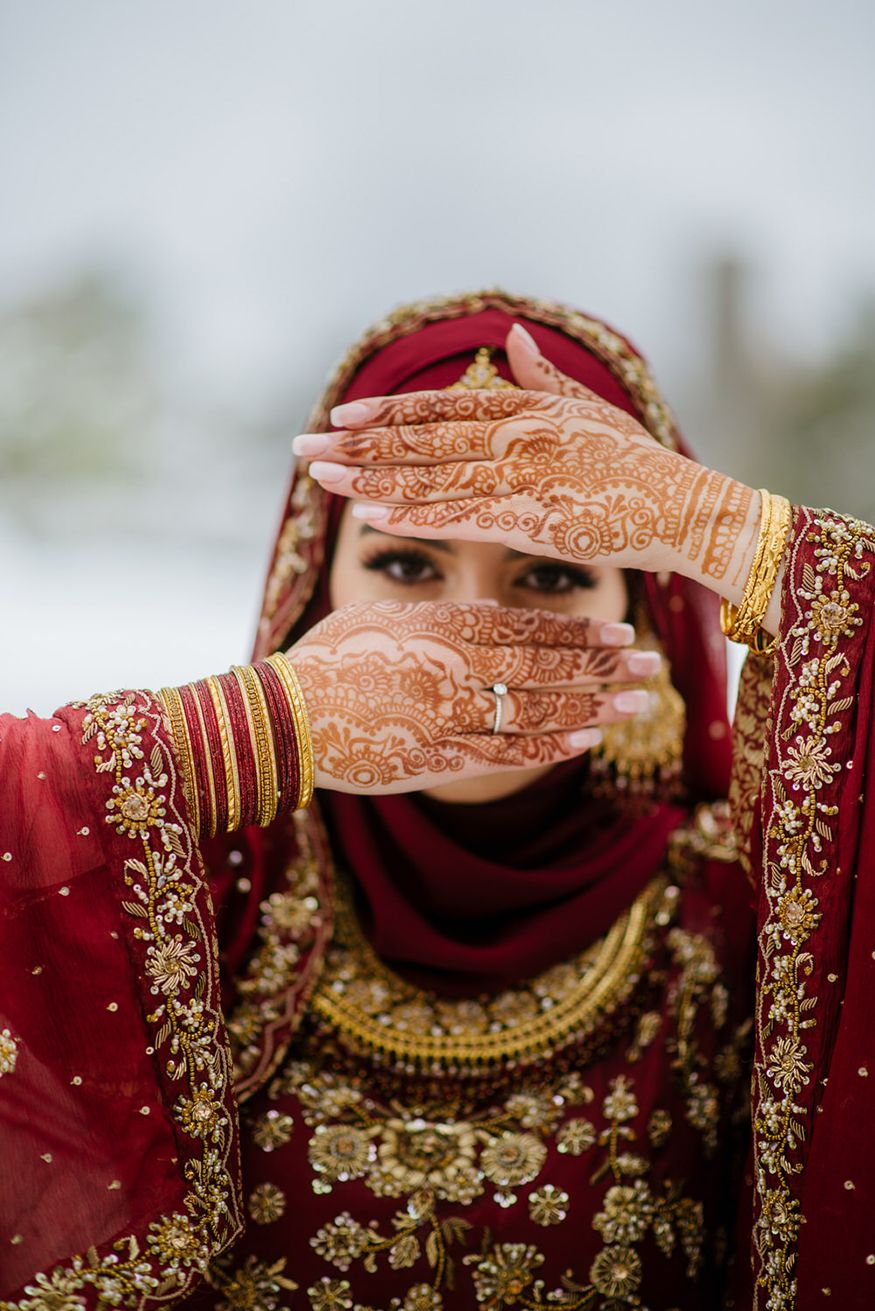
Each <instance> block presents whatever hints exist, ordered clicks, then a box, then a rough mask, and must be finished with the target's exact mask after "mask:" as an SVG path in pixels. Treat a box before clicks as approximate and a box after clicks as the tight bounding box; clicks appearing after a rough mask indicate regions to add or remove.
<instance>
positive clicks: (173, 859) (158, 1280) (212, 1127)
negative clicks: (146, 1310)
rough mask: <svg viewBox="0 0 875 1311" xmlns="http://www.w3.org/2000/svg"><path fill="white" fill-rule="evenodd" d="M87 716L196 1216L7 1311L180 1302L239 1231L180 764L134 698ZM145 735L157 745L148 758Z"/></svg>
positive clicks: (54, 1282)
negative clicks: (123, 843)
mask: <svg viewBox="0 0 875 1311" xmlns="http://www.w3.org/2000/svg"><path fill="white" fill-rule="evenodd" d="M84 709H85V710H86V712H87V713H86V714H85V716H84V718H83V721H82V741H83V743H91V744H93V747H94V748H95V752H94V756H93V762H94V767H95V769H96V771H97V773H98V774H106V775H107V776H108V781H109V782H110V784H111V787H110V795H109V799H108V800H107V802H106V809H107V814H106V822H107V823H108V824H110V825H111V826H112V827H113V828H114V829H115V831H116V832H117V833H118V834H119V835H120V836H125V835H127V837H128V838H129V839H130V841H131V856H130V858H129V859H127V860H126V861H125V866H124V880H125V883H126V884H127V886H128V888H129V889H130V893H129V897H128V899H127V900H124V901H123V902H122V903H121V905H122V909H123V910H124V912H125V913H126V914H127V915H128V916H129V917H130V918H131V919H132V920H133V921H134V924H133V929H132V934H133V937H134V939H135V940H136V941H138V942H140V943H142V944H144V970H145V972H146V974H147V976H148V977H150V978H151V980H152V983H151V989H150V991H151V995H152V996H153V997H154V998H155V1000H156V1004H155V1006H154V1008H153V1010H152V1011H151V1012H150V1013H149V1014H148V1015H147V1016H146V1019H147V1021H148V1023H149V1025H150V1026H152V1028H153V1030H154V1038H153V1039H152V1045H153V1047H154V1050H155V1059H156V1060H158V1061H160V1062H161V1065H162V1066H163V1069H164V1071H165V1073H166V1075H167V1076H168V1077H169V1078H170V1079H171V1080H173V1081H177V1082H178V1085H179V1094H178V1096H177V1099H176V1102H175V1104H174V1106H173V1114H174V1117H175V1119H176V1121H177V1123H178V1125H179V1127H180V1131H181V1133H182V1134H183V1135H185V1136H186V1137H187V1138H188V1139H189V1140H190V1147H189V1156H190V1160H189V1161H188V1164H187V1165H186V1167H185V1177H186V1179H187V1180H188V1194H187V1196H186V1198H185V1207H186V1210H187V1214H186V1215H183V1214H182V1213H174V1214H173V1215H170V1216H164V1217H161V1218H160V1219H159V1220H156V1221H154V1222H153V1223H152V1224H151V1225H150V1227H149V1232H148V1237H147V1240H146V1245H145V1250H141V1249H140V1246H139V1243H138V1242H137V1240H136V1239H135V1238H134V1237H133V1236H130V1237H127V1238H122V1239H120V1240H117V1241H116V1242H114V1243H113V1245H112V1248H111V1250H110V1251H109V1253H108V1254H106V1255H105V1256H101V1255H100V1253H99V1252H97V1251H95V1250H94V1249H91V1250H90V1251H89V1253H88V1257H87V1260H86V1259H85V1258H82V1257H76V1258H74V1260H73V1261H72V1262H71V1264H70V1266H69V1267H68V1268H63V1267H60V1266H59V1267H56V1268H55V1269H54V1270H53V1271H52V1273H51V1274H50V1275H47V1274H39V1275H37V1276H36V1280H35V1282H34V1283H33V1284H31V1285H28V1287H27V1288H26V1289H25V1293H26V1296H25V1298H24V1299H22V1300H21V1301H19V1302H18V1303H17V1304H16V1306H15V1307H13V1306H12V1304H11V1303H3V1304H2V1305H3V1307H4V1311H47V1308H50V1307H51V1308H52V1309H53V1311H55V1309H57V1311H74V1309H75V1308H78V1307H84V1306H85V1305H86V1301H85V1297H84V1296H81V1295H80V1294H81V1293H82V1290H84V1289H94V1290H96V1293H97V1296H98V1298H99V1300H100V1302H101V1304H102V1305H106V1306H124V1307H131V1308H134V1307H137V1308H139V1307H144V1306H146V1305H148V1304H150V1303H151V1302H152V1301H153V1299H156V1298H157V1299H163V1300H166V1297H167V1295H168V1292H169V1291H170V1290H171V1289H172V1290H173V1294H174V1297H176V1298H178V1297H179V1296H180V1295H181V1294H182V1293H184V1292H185V1290H186V1288H187V1287H188V1286H189V1284H190V1283H191V1282H192V1278H193V1276H194V1275H196V1274H201V1273H203V1272H204V1270H205V1269H206V1266H207V1263H208V1261H209V1259H210V1255H211V1253H212V1252H214V1251H216V1250H217V1249H219V1248H221V1247H222V1246H224V1245H225V1244H226V1243H227V1242H228V1241H229V1240H230V1239H231V1238H233V1236H234V1234H235V1232H236V1231H237V1230H238V1228H239V1227H240V1222H239V1217H238V1215H237V1211H236V1201H235V1197H234V1187H233V1182H232V1177H231V1173H230V1167H229V1157H230V1155H231V1151H232V1142H233V1129H232V1126H231V1124H230V1123H229V1118H228V1116H227V1114H226V1112H225V1109H224V1103H225V1099H226V1098H227V1096H228V1093H229V1086H230V1061H229V1057H228V1052H227V1049H226V1047H225V1045H224V1043H223V1042H222V1041H220V1038H219V1033H220V1023H221V1019H220V1014H219V1010H218V1005H217V1001H215V1000H213V999H214V998H217V994H218V980H217V962H216V960H215V958H214V953H213V949H212V946H211V945H210V939H209V936H208V933H209V930H208V928H207V926H206V924H205V923H204V920H203V918H202V916H201V913H200V911H199V909H198V907H197V904H196V894H197V892H198V890H199V888H200V884H201V876H200V874H199V872H198V867H197V864H196V861H197V853H196V850H195V849H194V848H193V846H192V842H191V835H190V834H189V833H188V831H187V830H186V828H185V825H184V823H183V820H182V816H181V814H180V811H179V810H178V808H177V805H176V798H177V796H178V792H179V784H178V780H177V777H176V773H175V768H174V762H173V758H172V755H171V753H170V752H169V750H168V749H167V747H166V746H165V745H164V743H163V741H162V739H161V737H160V735H159V733H158V732H157V730H158V728H159V726H160V724H161V723H162V716H161V715H160V713H159V712H157V711H155V710H154V709H153V707H152V706H151V704H150V703H149V702H148V700H144V699H140V698H139V697H138V696H137V695H135V694H134V693H127V694H125V695H122V694H118V693H116V694H112V695H109V696H97V697H93V698H92V699H91V700H90V701H88V702H87V703H85V705H84ZM150 720H151V723H150ZM147 733H148V734H149V735H150V736H152V737H153V742H154V745H153V747H152V749H151V751H150V752H149V755H148V758H147V756H146V746H145V739H146V735H147ZM180 929H181V930H182V932H179V931H178V930H180ZM247 1305H251V1303H247Z"/></svg>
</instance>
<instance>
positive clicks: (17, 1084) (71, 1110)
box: [0, 693, 240, 1306]
mask: <svg viewBox="0 0 875 1311" xmlns="http://www.w3.org/2000/svg"><path fill="white" fill-rule="evenodd" d="M128 696H129V697H130V704H131V706H132V707H133V711H134V714H133V719H132V722H133V724H134V725H135V726H136V733H137V737H138V741H137V742H136V743H134V744H133V745H132V747H131V749H130V751H129V753H128V757H127V762H126V763H124V764H120V772H121V778H122V781H121V782H118V781H117V775H116V771H115V769H111V768H107V767H106V763H107V761H108V760H109V758H110V755H111V747H110V745H109V743H108V742H107V739H106V736H105V735H98V734H92V735H90V736H89V735H88V733H87V732H86V729H87V724H86V713H87V710H85V709H80V708H73V707H65V708H64V709H62V710H60V711H59V712H58V713H57V715H55V716H54V717H53V718H52V719H49V720H43V719H37V718H36V717H34V716H29V717H28V718H27V719H16V718H14V717H13V716H10V715H6V716H0V777H2V779H3V799H2V807H0V860H2V863H0V872H2V873H0V1070H2V1069H3V1068H4V1064H3V1059H2V1058H3V1055H4V1052H5V1053H6V1055H7V1058H8V1054H9V1047H8V1044H9V1043H10V1042H11V1043H14V1044H15V1047H16V1048H17V1052H16V1055H15V1057H14V1061H13V1068H12V1069H8V1068H7V1069H6V1072H5V1073H4V1074H3V1077H2V1078H0V1236H2V1241H0V1298H2V1297H3V1296H4V1295H10V1294H11V1292H12V1290H13V1289H16V1288H18V1287H19V1286H20V1285H23V1284H26V1283H27V1282H28V1281H30V1280H32V1279H33V1277H34V1275H35V1272H36V1271H44V1270H50V1269H51V1267H52V1266H53V1265H54V1264H55V1263H56V1262H67V1261H69V1260H70V1259H71V1258H72V1257H73V1255H74V1254H75V1253H85V1252H86V1251H89V1249H92V1248H94V1249H97V1251H96V1253H95V1255H94V1256H93V1258H92V1256H91V1254H90V1252H89V1257H88V1261H87V1263H86V1264H87V1266H88V1267H89V1268H90V1269H91V1270H92V1275H93V1277H91V1276H86V1277H85V1282H86V1284H87V1290H86V1293H87V1296H88V1298H89V1300H88V1303H87V1304H88V1306H95V1305H97V1301H98V1299H97V1293H96V1288H97V1286H98V1284H99V1282H100V1279H101V1277H103V1276H105V1277H106V1279H107V1280H108V1281H109V1282H108V1283H107V1284H106V1288H107V1291H109V1289H110V1284H111V1281H112V1278H113V1271H114V1270H115V1271H116V1272H117V1274H118V1276H119V1278H121V1277H122V1276H123V1275H124V1277H126V1278H128V1279H129V1278H130V1273H131V1270H130V1266H129V1265H128V1262H127V1258H128V1257H129V1256H130V1255H131V1252H132V1251H133V1255H134V1256H136V1253H137V1250H138V1248H139V1252H140V1257H139V1261H138V1262H136V1261H135V1262H134V1263H133V1264H135V1265H136V1264H139V1266H140V1268H141V1273H140V1278H141V1280H142V1281H144V1282H141V1283H140V1285H139V1286H140V1287H143V1288H145V1287H146V1283H145V1280H146V1279H148V1278H154V1279H155V1286H156V1287H157V1285H158V1283H160V1282H161V1280H162V1279H163V1278H164V1267H163V1264H162V1262H161V1261H160V1260H159V1259H158V1258H157V1256H156V1253H155V1252H154V1251H152V1250H150V1251H149V1252H148V1253H147V1252H146V1251H145V1250H144V1249H145V1245H146V1239H147V1230H148V1227H149V1225H150V1224H151V1223H152V1222H153V1221H157V1220H159V1219H160V1218H161V1217H162V1216H165V1215H167V1216H169V1215H172V1214H173V1213H176V1212H178V1213H183V1214H185V1213H186V1212H187V1209H188V1202H187V1200H186V1199H191V1198H192V1197H193V1196H194V1195H195V1194H196V1193H198V1192H199V1191H202V1195H203V1196H204V1197H206V1196H207V1195H209V1198H210V1201H211V1203H213V1204H214V1205H215V1214H214V1216H213V1217H211V1220H210V1225H211V1226H212V1228H211V1229H210V1227H209V1226H208V1232H207V1233H205V1235H204V1240H203V1242H202V1244H201V1246H202V1250H203V1252H204V1253H209V1252H210V1251H213V1252H215V1251H217V1250H218V1249H219V1248H220V1247H221V1246H222V1244H223V1243H225V1242H227V1241H228V1240H229V1239H230V1238H231V1237H232V1236H233V1235H234V1233H235V1232H236V1231H237V1230H238V1229H239V1227H240V1217H239V1215H238V1213H237V1197H236V1192H235V1187H236V1181H235V1172H236V1167H237V1154H238V1147H237V1114H236V1107H235V1105H234V1101H233V1096H232V1092H231V1082H230V1070H229V1069H228V1066H227V1062H226V1050H227V1040H226V1038H225V1033H224V1026H223V1023H222V1021H221V1016H220V1012H219V983H218V970H216V969H215V963H214V954H215V947H214V936H213V933H214V930H213V919H212V906H211V902H210V895H209V890H208V887H207V883H206V879H205V877H204V871H203V865H202V863H201V859H200V854H199V852H198V849H197V847H196V846H195V845H194V841H193V835H192V833H191V828H190V817H189V815H188V812H187V809H186V803H185V800H184V796H183V792H182V788H181V786H180V783H179V779H178V776H177V773H176V768H175V763H174V759H173V755H172V751H171V747H170V744H169V735H168V733H167V731H166V726H165V724H164V722H163V712H162V709H161V707H160V703H158V702H157V699H154V698H152V696H151V695H150V694H148V693H131V694H128ZM124 703H125V696H124V694H115V696H114V697H111V698H109V706H110V709H112V708H113V707H118V706H119V705H122V706H123V705H124ZM128 741H130V738H128ZM101 765H102V766H103V768H99V766H101ZM145 774H148V775H149V776H150V777H151V779H152V780H153V785H154V791H155V793H156V795H157V796H160V798H161V802H162V805H163V813H162V814H161V815H158V814H157V812H155V814H154V821H155V822H154V824H152V825H151V826H150V829H151V838H152V843H151V850H152V858H151V860H150V861H149V863H150V865H151V870H150V872H149V874H146V873H144V871H145V869H146V862H145V853H144V847H143V845H142V843H141V841H140V838H139V837H138V836H134V837H132V836H131V835H130V834H129V833H127V832H119V831H118V830H117V827H116V825H115V824H113V823H110V822H107V820H108V814H109V812H108V805H111V803H112V801H113V798H114V797H117V796H118V793H117V792H116V789H117V788H119V787H120V788H125V787H127V782H131V783H134V782H136V779H137V778H138V777H140V778H142V777H144V775H145ZM125 780H127V782H126V781H125ZM112 813H116V812H112ZM159 820H160V823H159V822H158V821H159ZM162 829H163V831H164V832H165V833H166V835H167V838H168V842H169V843H172V846H171V847H165V846H164V844H163V843H162V841H161V836H160V830H162ZM171 832H172V837H171ZM171 857H172V858H171ZM157 862H160V870H159V864H158V863H157ZM159 882H160V883H161V884H162V888H163V891H162V888H159V887H158V884H159ZM147 885H148V886H149V887H150V888H151V890H152V891H151V893H150V895H149V897H148V898H147V900H143V899H141V897H140V895H139V894H138V892H137V887H138V886H139V887H140V888H141V889H142V888H145V887H146V886H147ZM175 886H178V887H180V888H183V889H184V890H185V896H184V897H183V899H182V900H183V901H184V903H185V907H186V908H185V909H183V910H181V912H180V917H179V919H178V920H172V919H167V920H165V919H164V918H162V917H163V916H164V914H165V912H168V911H169V909H170V903H169V901H168V899H167V897H168V895H169V894H170V893H171V891H172V889H173V887H175ZM153 894H154V895H153ZM147 905H148V907H149V913H151V916H152V918H151V919H150V918H149V917H148V913H144V912H145V908H146V906H147ZM150 926H151V927H150ZM159 936H160V937H161V938H162V939H164V940H171V939H172V940H174V941H176V940H177V939H178V942H179V944H180V945H181V947H182V949H183V952H184V954H185V955H186V956H188V957H193V956H196V957H197V960H196V962H193V972H192V974H190V975H188V976H187V977H186V979H185V980H184V982H183V983H182V986H180V987H179V988H178V990H177V992H176V994H175V1001H176V1002H178V1003H179V1004H180V1005H184V1004H186V1003H188V1002H189V1001H190V1000H191V999H192V998H193V997H194V995H195V992H197V996H198V1004H199V1006H200V1008H201V1009H200V1015H201V1036H202V1041H203V1045H204V1046H203V1050H204V1055H205V1059H204V1060H203V1061H201V1062H200V1063H199V1065H198V1068H197V1069H195V1068H194V1066H195V1065H196V1064H198V1063H197V1062H189V1061H187V1060H183V1059H181V1057H180V1052H179V1050H178V1049H176V1050H175V1052H172V1051H171V1046H170V1031H169V1027H168V1026H167V1025H166V999H165V998H162V997H160V996H159V995H158V991H157V989H155V990H154V991H153V990H151V985H152V982H153V977H152V975H151V974H150V972H149V964H150V962H151V961H152V959H153V957H152V955H151V951H152V945H153V944H155V943H156V941H157V938H158V937H159ZM195 966H196V968H195ZM162 1002H164V1003H165V1005H162ZM177 1067H178V1068H177ZM174 1069H175V1070H176V1074H178V1075H179V1076H180V1077H178V1078H177V1077H176V1075H175V1074H174V1073H173V1071H174ZM204 1082H208V1083H209V1084H210V1085H211V1087H212V1089H213V1092H214V1094H215V1099H216V1101H217V1103H218V1108H219V1109H218V1112H217V1116H218V1118H217V1120H216V1122H215V1130H216V1132H215V1137H211V1136H207V1135H206V1134H205V1135H204V1136H203V1137H199V1136H197V1134H192V1133H190V1132H187V1130H186V1128H185V1127H184V1125H183V1123H182V1122H181V1120H180V1118H179V1115H180V1113H181V1111H182V1108H183V1105H184V1103H185V1102H186V1101H187V1100H188V1101H190V1100H191V1098H192V1097H193V1096H194V1094H195V1090H196V1088H197V1087H198V1086H200V1085H202V1084H203V1083H204ZM207 1156H211V1158H212V1159H211V1163H210V1165H209V1166H206V1165H205V1161H206V1158H207ZM207 1178H209V1180H210V1182H209V1184H208V1186H207V1188H206V1189H205V1190H199V1189H198V1187H197V1185H195V1186H194V1187H193V1186H192V1180H193V1179H198V1180H200V1181H203V1180H205V1179H207ZM198 1209H199V1208H198V1206H197V1204H195V1206H194V1207H193V1209H192V1217H191V1223H192V1224H193V1225H195V1226H196V1227H197V1226H198V1225H199V1224H200V1223H202V1220H203V1214H204V1213H203V1211H202V1210H201V1211H200V1216H201V1221H200V1222H199V1221H198V1219H197V1215H198ZM130 1236H133V1237H134V1239H135V1244H136V1245H135V1247H134V1248H133V1249H131V1247H130V1243H129V1241H128V1239H129V1237H130ZM116 1244H119V1246H118V1247H117V1246H116ZM137 1245H138V1246H137ZM83 1261H84V1258H83ZM193 1275H194V1270H193V1268H192V1267H191V1265H189V1267H188V1269H187V1272H186V1273H185V1275H184V1277H183V1278H182V1280H181V1281H180V1283H179V1287H180V1288H184V1287H186V1286H187V1285H188V1284H189V1283H190V1281H191V1279H192V1277H193ZM32 1291H33V1292H37V1291H44V1290H43V1289H39V1290H37V1289H36V1288H34V1289H33V1290H32ZM49 1301H50V1303H51V1304H52V1305H54V1303H53V1302H51V1295H49ZM36 1304H37V1303H32V1304H31V1305H36ZM38 1304H39V1305H46V1304H48V1303H43V1302H41V1301H40V1302H39V1303H38ZM108 1304H109V1303H108V1302H100V1305H104V1306H105V1305H108ZM112 1304H114V1305H115V1304H118V1303H116V1302H115V1301H113V1303H112ZM70 1305H73V1303H72V1302H71V1303H70ZM75 1305H77V1306H79V1305H80V1303H79V1302H78V1301H77V1302H76V1303H75ZM81 1305H85V1304H84V1303H82V1304H81Z"/></svg>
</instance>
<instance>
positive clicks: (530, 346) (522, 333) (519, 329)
mask: <svg viewBox="0 0 875 1311" xmlns="http://www.w3.org/2000/svg"><path fill="white" fill-rule="evenodd" d="M511 333H512V334H513V336H514V337H516V339H517V341H518V342H519V344H520V345H521V346H525V348H526V350H527V351H528V352H529V353H530V354H531V355H540V353H541V352H540V351H539V350H538V343H537V342H536V341H535V339H534V337H533V336H532V334H531V333H530V332H526V330H525V328H524V327H523V326H522V324H521V323H515V324H514V325H513V327H512V328H511Z"/></svg>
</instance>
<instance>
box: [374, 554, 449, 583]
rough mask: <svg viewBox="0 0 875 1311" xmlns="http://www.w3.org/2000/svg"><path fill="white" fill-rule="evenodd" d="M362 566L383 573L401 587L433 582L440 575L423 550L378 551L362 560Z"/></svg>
mask: <svg viewBox="0 0 875 1311" xmlns="http://www.w3.org/2000/svg"><path fill="white" fill-rule="evenodd" d="M362 566H363V567H364V568H365V569H368V570H370V571H371V572H373V573H378V574H384V575H385V576H386V577H387V578H390V579H391V580H392V582H393V583H400V584H401V586H402V587H413V586H415V585H416V584H417V583H433V582H436V581H437V580H438V579H439V578H440V577H441V574H440V572H439V570H438V569H437V567H436V566H435V564H434V562H433V561H432V560H431V559H430V558H429V557H428V556H427V555H426V554H425V553H424V552H423V551H411V550H398V549H397V548H393V549H391V550H388V551H378V552H377V554H376V555H372V556H371V557H370V559H367V560H363V561H362Z"/></svg>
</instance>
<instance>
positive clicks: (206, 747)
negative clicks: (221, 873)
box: [188, 683, 219, 838]
mask: <svg viewBox="0 0 875 1311" xmlns="http://www.w3.org/2000/svg"><path fill="white" fill-rule="evenodd" d="M188 686H189V687H190V688H191V695H192V698H193V700H194V708H195V711H196V712H197V722H198V728H199V729H200V735H201V759H202V760H203V762H204V773H205V774H206V779H207V787H208V788H209V796H208V798H207V799H208V801H209V803H210V815H209V819H208V821H207V823H206V825H205V828H204V834H205V836H206V837H208V838H214V837H215V836H216V828H217V826H218V823H219V803H218V801H217V800H216V779H215V776H214V774H213V753H212V751H211V750H210V739H209V737H208V736H207V724H206V720H205V719H204V708H203V706H202V705H201V699H200V697H199V696H198V691H197V688H196V687H195V685H194V683H189V685H188ZM211 699H212V698H211Z"/></svg>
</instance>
